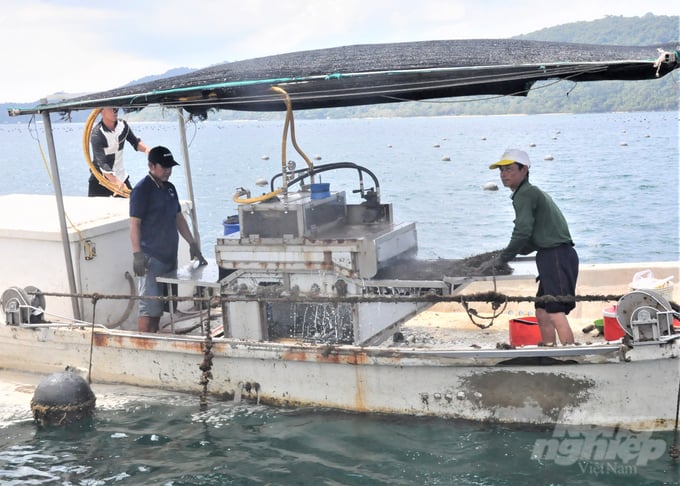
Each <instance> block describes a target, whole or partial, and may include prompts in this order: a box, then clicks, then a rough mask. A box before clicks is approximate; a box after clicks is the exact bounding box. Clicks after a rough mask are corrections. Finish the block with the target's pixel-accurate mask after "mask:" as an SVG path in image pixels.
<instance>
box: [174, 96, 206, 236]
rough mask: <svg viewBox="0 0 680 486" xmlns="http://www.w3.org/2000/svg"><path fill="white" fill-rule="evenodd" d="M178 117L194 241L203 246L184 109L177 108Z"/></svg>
mask: <svg viewBox="0 0 680 486" xmlns="http://www.w3.org/2000/svg"><path fill="white" fill-rule="evenodd" d="M177 114H178V117H177V119H178V120H179V136H180V141H181V145H182V160H184V177H185V178H186V181H187V192H188V193H189V200H191V228H192V230H193V232H194V241H196V243H198V247H199V248H200V247H201V236H200V233H199V230H198V218H197V217H196V200H195V199H194V185H193V180H192V179H191V164H190V163H189V147H188V146H187V131H186V128H185V127H184V121H185V120H184V113H183V109H182V108H181V107H180V108H177Z"/></svg>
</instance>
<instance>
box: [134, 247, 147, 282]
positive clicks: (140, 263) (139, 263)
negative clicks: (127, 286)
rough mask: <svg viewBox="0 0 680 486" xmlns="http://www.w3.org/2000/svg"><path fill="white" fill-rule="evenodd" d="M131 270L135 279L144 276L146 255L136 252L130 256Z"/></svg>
mask: <svg viewBox="0 0 680 486" xmlns="http://www.w3.org/2000/svg"><path fill="white" fill-rule="evenodd" d="M132 269H133V270H134V272H135V275H136V276H137V277H143V276H144V275H145V274H146V255H144V253H143V252H141V251H136V252H134V253H133V254H132Z"/></svg>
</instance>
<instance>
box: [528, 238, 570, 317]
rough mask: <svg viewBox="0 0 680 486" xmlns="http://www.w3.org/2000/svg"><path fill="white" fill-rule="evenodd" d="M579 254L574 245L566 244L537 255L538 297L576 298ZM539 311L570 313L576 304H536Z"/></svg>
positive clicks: (541, 251)
mask: <svg viewBox="0 0 680 486" xmlns="http://www.w3.org/2000/svg"><path fill="white" fill-rule="evenodd" d="M578 264H579V261H578V254H577V253H576V250H574V247H573V246H572V245H569V244H566V245H561V246H558V247H556V248H548V249H547V250H538V252H537V253H536V267H537V268H538V281H539V283H538V292H537V293H536V297H542V296H544V295H552V296H555V297H565V296H572V297H573V296H575V295H576V279H577V278H578ZM535 307H536V308H537V309H545V310H546V312H550V313H555V312H564V313H565V314H569V312H570V311H571V310H572V309H573V308H574V307H576V302H573V301H572V302H536V306H535Z"/></svg>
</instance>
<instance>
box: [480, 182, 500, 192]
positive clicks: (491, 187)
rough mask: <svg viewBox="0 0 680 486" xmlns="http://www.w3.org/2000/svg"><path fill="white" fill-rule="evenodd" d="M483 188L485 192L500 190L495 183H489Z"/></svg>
mask: <svg viewBox="0 0 680 486" xmlns="http://www.w3.org/2000/svg"><path fill="white" fill-rule="evenodd" d="M482 188H483V189H484V190H485V191H497V190H498V185H497V184H495V183H493V182H487V183H486V184H484V185H483V186H482Z"/></svg>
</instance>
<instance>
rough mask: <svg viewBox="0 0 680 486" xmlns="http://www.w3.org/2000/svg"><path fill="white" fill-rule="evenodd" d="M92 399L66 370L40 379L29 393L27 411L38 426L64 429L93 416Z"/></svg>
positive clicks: (78, 379) (78, 378) (83, 384)
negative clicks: (58, 426)
mask: <svg viewBox="0 0 680 486" xmlns="http://www.w3.org/2000/svg"><path fill="white" fill-rule="evenodd" d="M96 400H97V399H96V397H95V396H94V393H93V392H92V389H91V388H90V385H89V384H88V383H87V381H85V379H84V378H83V377H82V376H80V375H78V374H76V373H74V372H73V371H71V370H69V369H68V368H67V369H66V371H61V372H59V373H53V374H51V375H49V376H47V377H46V378H45V379H43V380H42V381H41V382H40V383H39V384H38V386H37V387H36V389H35V393H33V399H32V400H31V411H32V412H33V419H34V420H35V422H36V423H37V424H38V425H40V426H45V425H68V424H71V423H73V422H79V421H81V420H84V419H89V418H91V417H92V416H93V415H94V405H95V402H96Z"/></svg>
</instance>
